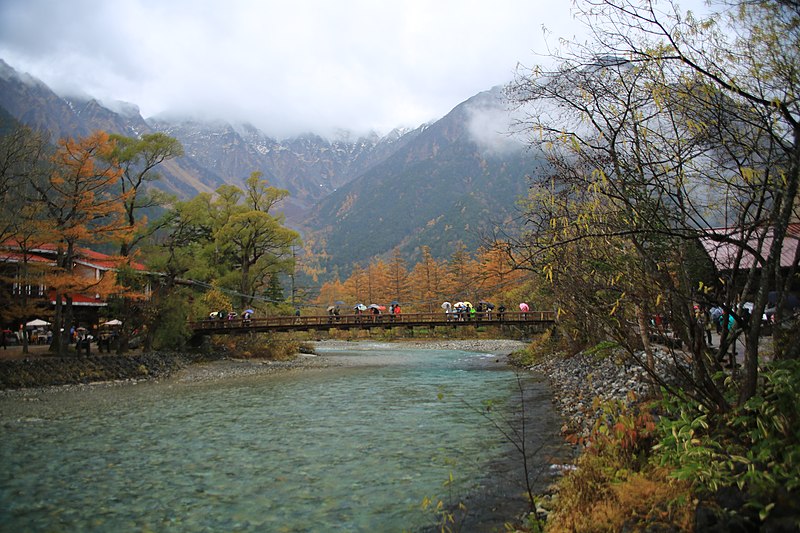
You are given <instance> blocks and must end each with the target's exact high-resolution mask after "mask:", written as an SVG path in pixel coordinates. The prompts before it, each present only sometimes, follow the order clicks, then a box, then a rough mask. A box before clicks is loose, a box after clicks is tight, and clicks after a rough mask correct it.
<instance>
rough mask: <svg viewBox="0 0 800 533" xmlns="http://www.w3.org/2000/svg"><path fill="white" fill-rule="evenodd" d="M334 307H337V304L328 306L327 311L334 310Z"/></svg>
mask: <svg viewBox="0 0 800 533" xmlns="http://www.w3.org/2000/svg"><path fill="white" fill-rule="evenodd" d="M334 309H336V306H335V305H329V306H328V309H327V311H328V312H329V313H330V312H331V311H333V310H334Z"/></svg>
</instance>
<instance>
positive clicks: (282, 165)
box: [0, 59, 414, 225]
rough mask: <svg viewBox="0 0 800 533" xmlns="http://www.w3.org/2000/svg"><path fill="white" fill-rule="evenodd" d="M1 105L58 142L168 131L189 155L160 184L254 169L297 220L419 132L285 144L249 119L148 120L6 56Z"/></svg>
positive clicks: (169, 187)
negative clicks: (284, 194)
mask: <svg viewBox="0 0 800 533" xmlns="http://www.w3.org/2000/svg"><path fill="white" fill-rule="evenodd" d="M0 107H2V108H4V109H5V110H6V111H8V113H9V114H10V115H11V116H13V117H14V118H15V119H17V120H18V121H20V122H22V123H24V124H27V125H29V126H32V127H34V128H37V129H41V130H45V131H48V132H50V134H51V135H52V137H53V138H54V139H58V138H62V137H77V136H85V135H88V134H89V133H91V132H92V131H95V130H98V129H99V130H104V131H108V132H110V133H118V134H121V135H125V136H128V137H135V136H139V135H142V134H145V133H153V132H163V133H166V134H167V135H170V136H172V137H175V138H176V139H178V140H179V141H180V142H181V143H182V144H183V147H184V150H185V153H186V155H185V156H184V157H181V158H177V159H173V160H170V161H168V162H166V163H164V164H163V165H161V167H160V168H159V171H160V173H161V174H162V179H161V180H160V181H159V182H157V186H158V187H160V188H162V189H164V190H166V191H168V192H172V193H175V194H176V195H177V196H178V197H180V198H187V197H191V196H194V195H196V194H197V193H199V192H213V191H214V190H215V189H216V188H217V187H219V186H220V185H222V184H225V183H228V184H232V185H237V186H241V185H242V184H243V183H244V181H245V180H246V179H247V178H248V177H249V176H250V174H251V173H252V172H261V173H262V174H263V175H264V177H265V178H266V179H267V180H268V181H269V182H270V184H271V185H274V186H276V187H280V188H283V189H287V190H288V191H289V193H290V197H289V198H288V199H287V200H286V202H285V205H284V206H283V207H284V211H285V212H286V214H287V217H288V218H289V220H290V222H292V223H293V225H296V221H299V220H302V219H303V218H304V216H305V213H306V212H307V211H308V209H309V208H310V207H311V206H312V205H313V204H314V203H315V202H317V201H318V200H320V199H321V198H324V197H325V196H326V195H328V194H329V193H331V192H332V191H335V190H336V189H337V188H338V187H340V186H342V185H343V184H345V183H347V182H349V181H350V180H352V179H353V178H355V177H356V176H358V175H359V174H361V173H363V172H364V171H366V170H367V169H369V168H371V167H372V166H374V165H376V164H378V163H380V162H381V161H383V160H384V159H385V158H386V157H388V156H389V155H391V154H392V153H394V151H396V150H398V149H399V148H401V147H403V146H404V145H405V143H407V142H408V141H409V140H411V139H413V136H414V132H413V131H405V130H395V131H393V132H391V133H389V134H388V135H386V136H383V137H380V136H378V135H377V134H374V133H373V134H370V135H367V136H364V137H353V136H352V135H350V134H349V133H347V132H342V133H341V134H340V135H339V138H337V139H334V140H327V139H324V138H322V137H320V136H318V135H313V134H307V135H303V136H299V137H295V138H291V139H285V140H281V141H279V140H276V139H273V138H271V137H269V136H268V135H266V134H264V133H263V132H261V131H260V130H258V129H257V128H255V127H253V126H252V125H247V124H245V125H238V126H234V125H231V124H228V123H225V122H200V121H195V120H186V119H178V120H175V119H170V118H165V117H154V118H148V119H144V118H142V116H141V114H140V112H139V109H138V107H137V106H135V105H133V104H129V103H125V102H111V103H104V102H103V103H101V102H99V101H97V100H96V99H93V98H88V97H86V98H78V97H61V96H58V95H57V94H55V93H54V92H53V91H52V90H50V89H49V88H48V87H47V86H46V85H45V84H44V83H43V82H41V81H40V80H37V79H36V78H33V77H32V76H30V75H28V74H24V73H19V72H17V71H16V70H14V69H13V68H12V67H10V66H9V65H8V64H6V63H5V62H4V61H2V59H0Z"/></svg>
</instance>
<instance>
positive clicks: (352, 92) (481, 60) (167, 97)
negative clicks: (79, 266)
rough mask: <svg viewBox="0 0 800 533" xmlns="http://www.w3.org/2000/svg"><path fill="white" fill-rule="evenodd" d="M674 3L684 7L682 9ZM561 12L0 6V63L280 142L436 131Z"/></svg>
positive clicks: (443, 1) (132, 1) (525, 5)
mask: <svg viewBox="0 0 800 533" xmlns="http://www.w3.org/2000/svg"><path fill="white" fill-rule="evenodd" d="M682 3H683V2H682ZM571 6H572V2H571V1H569V0H495V1H491V2H490V1H488V0H483V1H472V0H429V1H421V0H419V1H418V0H402V1H392V2H389V1H381V0H363V1H358V0H330V1H322V0H319V1H311V0H289V1H287V0H283V1H280V2H278V1H270V0H265V1H258V0H219V1H217V0H112V1H109V0H68V1H67V0H65V1H60V0H0V58H2V59H4V60H5V61H6V62H7V63H8V64H9V65H11V66H12V67H14V68H15V69H17V70H19V71H23V72H28V73H30V74H32V75H33V76H35V77H37V78H39V79H41V80H42V81H44V82H45V83H46V84H48V85H49V86H50V87H51V88H52V89H54V90H55V91H56V92H58V93H59V94H61V95H69V94H84V95H91V96H93V97H95V98H98V99H99V100H101V101H111V100H122V101H127V102H131V103H134V104H136V105H138V106H139V108H140V110H141V113H142V115H143V116H144V117H145V118H147V117H150V116H154V115H158V114H161V113H165V112H171V113H175V114H193V115H195V116H200V117H202V118H223V119H227V120H231V121H239V120H241V121H248V122H251V123H253V124H254V125H256V126H258V127H259V128H260V129H262V130H263V131H264V132H266V133H268V134H270V135H274V136H278V137H285V136H290V135H294V134H298V133H303V132H308V131H314V132H319V133H331V132H332V131H333V130H334V129H335V128H345V129H350V130H353V131H356V132H364V131H368V130H371V129H374V130H376V131H378V132H380V133H386V132H388V131H389V130H391V129H392V128H394V127H396V126H414V127H415V126H418V125H420V124H422V123H424V122H428V121H431V120H435V119H438V118H441V117H442V116H444V115H445V114H447V112H448V111H450V109H452V108H453V107H455V106H456V105H458V104H459V103H461V102H463V101H464V100H466V99H467V98H469V97H471V96H473V95H475V94H477V93H478V92H480V91H483V90H487V89H489V88H491V87H493V86H495V85H498V84H503V83H506V82H508V81H510V80H511V79H512V77H513V75H514V71H515V69H516V67H517V65H518V63H521V64H522V65H525V66H532V65H533V64H535V63H538V62H541V60H542V58H541V57H540V56H539V55H537V54H540V53H543V52H545V40H544V37H543V30H542V28H543V27H546V28H548V30H549V32H550V34H549V37H548V41H549V42H552V43H555V42H556V40H557V38H558V37H573V36H574V35H575V34H576V32H579V31H581V27H580V26H579V25H578V24H577V23H576V22H575V21H574V19H573V18H572V11H571Z"/></svg>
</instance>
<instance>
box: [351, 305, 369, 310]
mask: <svg viewBox="0 0 800 533" xmlns="http://www.w3.org/2000/svg"><path fill="white" fill-rule="evenodd" d="M353 309H358V310H359V311H366V310H367V306H366V305H364V304H358V305H356V306H355V307H353Z"/></svg>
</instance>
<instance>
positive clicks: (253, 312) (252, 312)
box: [245, 309, 255, 315]
mask: <svg viewBox="0 0 800 533" xmlns="http://www.w3.org/2000/svg"><path fill="white" fill-rule="evenodd" d="M245 313H250V314H251V315H252V314H255V311H253V310H252V309H248V310H246V311H245Z"/></svg>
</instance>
